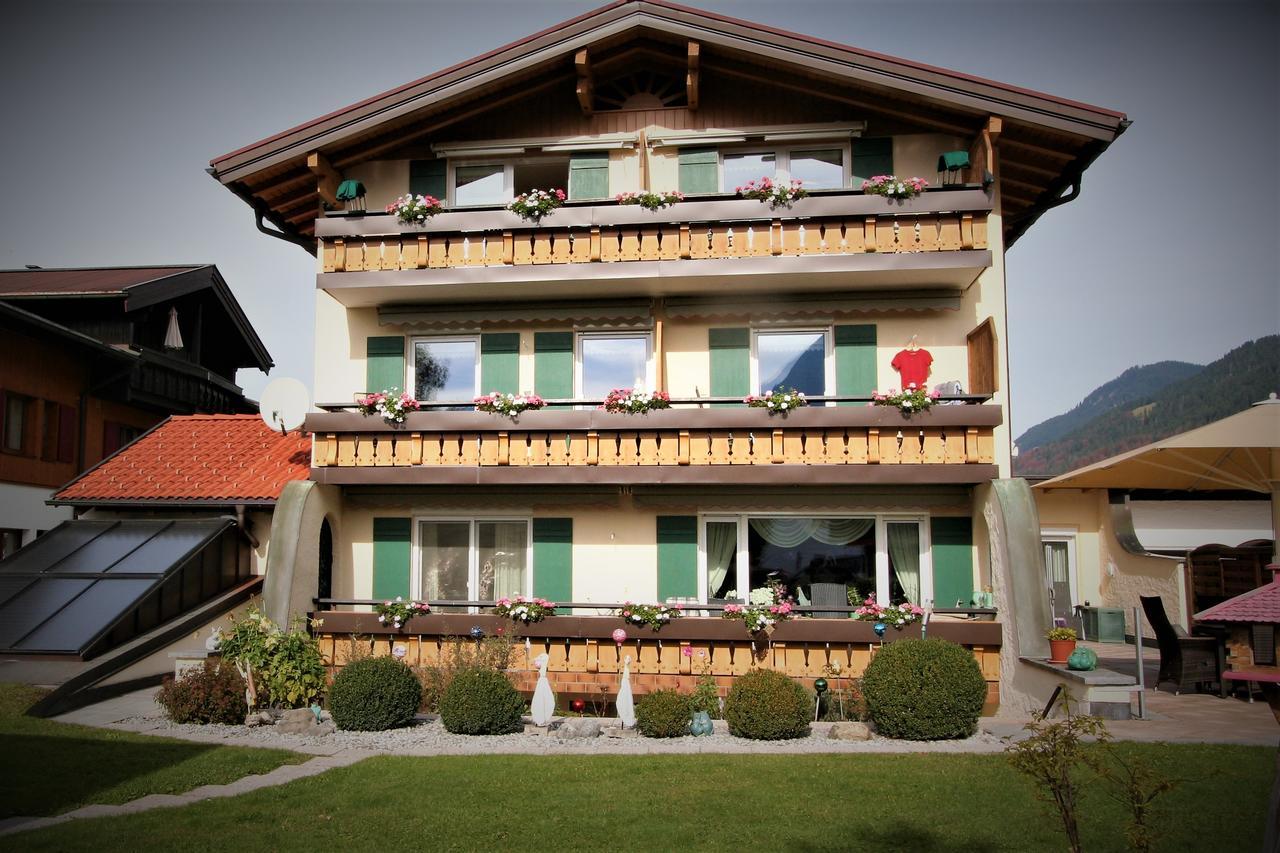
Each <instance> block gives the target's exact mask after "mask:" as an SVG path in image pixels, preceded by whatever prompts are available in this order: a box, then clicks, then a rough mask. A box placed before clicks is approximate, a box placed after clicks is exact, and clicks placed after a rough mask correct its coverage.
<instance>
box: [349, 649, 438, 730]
mask: <svg viewBox="0 0 1280 853" xmlns="http://www.w3.org/2000/svg"><path fill="white" fill-rule="evenodd" d="M421 699H422V685H421V684H419V683H418V677H417V676H416V675H414V674H413V670H411V669H409V667H407V666H405V665H404V664H403V663H401V662H400V661H398V660H396V659H395V658H391V657H370V658H363V659H362V660H357V661H353V662H351V663H349V664H347V665H346V666H344V667H343V668H342V671H341V672H339V673H338V675H337V677H336V678H334V679H333V686H332V687H330V688H329V713H330V714H332V715H333V722H334V723H335V724H336V725H337V726H338V728H340V729H346V730H348V731H358V732H380V731H383V730H384V729H394V728H399V727H400V726H405V725H408V724H409V723H411V722H413V715H414V714H416V713H417V711H418V703H419V702H420V701H421Z"/></svg>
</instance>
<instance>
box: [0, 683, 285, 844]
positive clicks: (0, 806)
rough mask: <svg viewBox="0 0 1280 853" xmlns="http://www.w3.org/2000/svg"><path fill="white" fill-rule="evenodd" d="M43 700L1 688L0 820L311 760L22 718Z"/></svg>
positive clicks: (31, 692) (32, 692) (176, 790)
mask: <svg viewBox="0 0 1280 853" xmlns="http://www.w3.org/2000/svg"><path fill="white" fill-rule="evenodd" d="M41 695H42V693H41V691H39V690H36V689H34V688H31V687H28V686H26V685H22V684H7V683H0V819H3V818H6V817H13V816H15V815H24V816H34V815H54V814H60V813H61V812H65V811H69V810H71V809H74V808H78V807H80V806H83V805H87V804H89V803H110V804H115V803H125V802H128V801H129V800H134V799H137V798H138V797H145V796H147V795H148V794H180V793H182V792H183V791H190V790H191V789H192V788H198V787H200V786H201V785H220V784H225V783H227V782H232V781H234V780H236V779H239V778H240V777H242V776H248V775H251V774H254V773H266V772H267V771H269V770H271V769H273V768H275V767H279V766H280V765H282V764H297V763H300V762H302V761H306V760H307V759H308V758H310V756H308V755H302V754H300V753H296V752H287V751H285V750H277V749H254V748H245V747H232V746H214V745H209V744H201V743H191V742H189V741H181V740H173V739H170V738H158V737H152V736H150V735H138V734H132V733H130V732H119V731H110V730H107V729H95V728H89V727H88V726H73V725H68V724H66V723H56V722H53V721H52V720H40V719H36V718H34V717H25V716H23V712H24V711H25V710H26V709H27V708H29V707H30V706H31V705H32V704H34V703H35V702H36V701H37V700H38V699H39V698H40V697H41ZM2 841H3V840H2V839H0V847H3V843H2Z"/></svg>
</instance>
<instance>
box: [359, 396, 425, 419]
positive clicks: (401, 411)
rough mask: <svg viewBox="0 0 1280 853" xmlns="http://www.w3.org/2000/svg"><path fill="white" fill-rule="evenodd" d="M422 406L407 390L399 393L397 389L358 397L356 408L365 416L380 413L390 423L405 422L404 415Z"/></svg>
mask: <svg viewBox="0 0 1280 853" xmlns="http://www.w3.org/2000/svg"><path fill="white" fill-rule="evenodd" d="M419 408H421V406H420V404H419V403H418V401H417V400H415V399H413V397H412V396H411V395H410V394H409V393H408V392H407V391H406V392H404V393H403V394H397V393H396V389H394V388H392V389H389V390H382V391H375V392H373V393H372V394H362V395H360V396H357V397H356V409H357V410H358V411H359V412H360V414H362V415H364V416H365V417H369V416H371V415H379V416H381V418H382V419H383V420H384V421H386V422H387V423H389V424H402V423H404V416H405V415H407V414H408V413H409V412H416V411H417V410H418V409H419Z"/></svg>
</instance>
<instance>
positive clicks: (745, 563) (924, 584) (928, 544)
mask: <svg viewBox="0 0 1280 853" xmlns="http://www.w3.org/2000/svg"><path fill="white" fill-rule="evenodd" d="M752 518H874V519H875V535H876V554H875V561H874V565H875V571H876V589H875V594H876V601H877V602H879V603H880V604H881V605H888V604H889V603H890V602H889V591H890V589H892V584H891V583H890V578H889V536H888V529H887V525H888V524H891V523H896V524H910V523H912V522H914V523H915V524H917V525H918V526H919V529H920V598H921V599H923V601H924V602H925V604H924V605H922V606H925V607H931V606H932V605H933V540H932V539H931V537H930V530H929V516H928V515H922V514H920V513H898V512H860V511H857V510H852V511H849V512H838V513H833V512H820V513H814V512H756V511H752V512H742V513H732V512H718V513H706V514H699V515H698V603H699V604H706V603H708V598H709V596H708V594H707V592H708V590H707V534H706V530H707V523H708V522H715V521H721V522H726V521H732V522H736V523H737V525H738V553H737V558H736V563H735V565H734V569H735V572H736V575H737V577H736V580H735V583H734V589H735V590H736V591H737V593H738V597H739V598H740V599H742V600H743V601H747V600H749V597H750V595H751V559H750V555H749V554H748V553H747V531H748V527H749V522H750V520H751V519H752Z"/></svg>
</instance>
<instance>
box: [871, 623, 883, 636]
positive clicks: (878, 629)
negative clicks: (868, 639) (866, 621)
mask: <svg viewBox="0 0 1280 853" xmlns="http://www.w3.org/2000/svg"><path fill="white" fill-rule="evenodd" d="M871 630H872V631H875V632H876V636H877V637H883V636H884V623H883V622H877V623H876V624H874V625H872V626H871Z"/></svg>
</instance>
